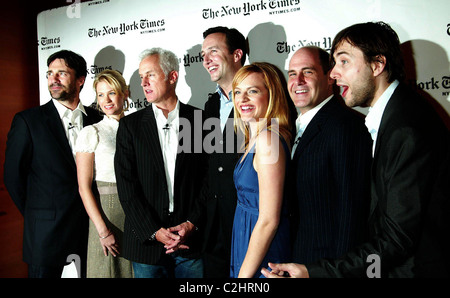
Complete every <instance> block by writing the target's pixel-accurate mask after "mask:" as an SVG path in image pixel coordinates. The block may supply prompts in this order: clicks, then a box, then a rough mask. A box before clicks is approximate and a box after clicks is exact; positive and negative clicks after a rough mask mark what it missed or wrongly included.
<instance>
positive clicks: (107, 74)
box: [93, 69, 130, 111]
mask: <svg viewBox="0 0 450 298" xmlns="http://www.w3.org/2000/svg"><path fill="white" fill-rule="evenodd" d="M101 81H104V82H106V83H107V84H108V85H109V86H111V88H113V90H114V92H116V93H117V94H118V95H119V96H121V97H124V107H123V110H124V111H128V107H129V106H130V104H129V102H128V96H129V95H130V91H129V87H128V85H127V83H126V82H125V79H124V78H123V76H122V74H121V73H120V72H119V71H117V70H113V69H105V70H104V71H102V72H101V73H99V74H98V76H97V77H95V79H94V83H93V86H94V90H95V102H96V103H97V109H99V110H101V109H100V107H99V106H98V101H97V85H98V83H99V82H101Z"/></svg>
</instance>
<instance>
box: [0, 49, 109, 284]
mask: <svg viewBox="0 0 450 298" xmlns="http://www.w3.org/2000/svg"><path fill="white" fill-rule="evenodd" d="M47 66H48V71H47V79H48V89H49V91H50V95H51V97H52V100H50V101H49V102H48V103H46V104H44V105H42V106H39V107H35V108H32V109H29V110H25V111H22V112H20V113H17V114H16V115H15V117H14V119H13V122H12V125H11V130H10V131H9V133H8V141H7V146H6V156H5V165H4V177H5V178H4V179H5V185H6V187H7V189H8V191H9V194H10V195H11V198H12V199H13V201H14V203H15V204H16V206H17V208H18V209H19V210H20V212H21V213H22V215H23V216H24V233H23V259H24V261H25V262H26V263H28V265H29V270H28V276H29V277H39V278H40V277H60V276H61V273H62V271H63V267H64V266H65V265H66V264H67V261H68V260H67V259H68V257H69V256H70V255H72V254H76V255H78V256H79V257H80V260H81V264H79V266H80V267H78V268H81V272H78V274H79V275H81V276H84V270H85V263H86V249H87V235H88V220H89V219H88V217H87V214H86V212H85V210H84V207H83V203H82V201H81V198H80V195H79V193H78V183H77V171H76V164H75V159H74V155H73V149H74V145H75V141H76V134H77V132H78V131H79V130H81V128H83V127H84V126H87V125H90V124H93V123H96V122H98V121H99V120H100V119H101V116H100V114H99V113H98V111H95V110H93V109H91V108H88V107H84V106H83V105H82V104H81V102H80V98H79V93H80V90H81V88H82V87H83V84H84V81H85V78H86V69H87V68H86V61H85V60H84V59H83V57H81V56H79V55H78V54H76V53H73V52H71V51H67V50H63V51H59V52H57V53H54V54H53V55H51V56H50V57H49V58H48V60H47ZM69 259H70V261H71V258H69ZM74 259H77V257H74ZM76 265H78V264H76Z"/></svg>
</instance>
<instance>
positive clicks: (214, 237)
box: [202, 92, 242, 278]
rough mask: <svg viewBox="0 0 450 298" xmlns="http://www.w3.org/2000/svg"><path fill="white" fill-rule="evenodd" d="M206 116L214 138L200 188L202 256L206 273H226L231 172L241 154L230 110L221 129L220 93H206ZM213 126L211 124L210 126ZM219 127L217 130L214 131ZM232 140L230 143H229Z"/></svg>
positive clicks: (233, 192)
mask: <svg viewBox="0 0 450 298" xmlns="http://www.w3.org/2000/svg"><path fill="white" fill-rule="evenodd" d="M205 118H206V119H210V120H211V119H214V121H215V123H217V125H216V127H215V128H216V130H214V131H213V132H210V133H213V134H214V135H215V136H216V137H217V138H216V139H213V140H212V145H213V146H214V148H215V150H214V152H212V153H210V154H209V157H208V159H209V165H208V170H207V175H206V179H205V183H204V187H203V190H202V197H203V199H204V200H205V201H206V210H207V211H206V225H205V230H204V234H205V240H204V245H203V249H202V250H203V256H204V257H203V260H204V268H205V277H213V278H216V277H218V278H220V277H229V275H230V255H231V234H232V229H233V218H234V212H235V209H236V202H237V195H236V188H235V186H234V181H233V172H234V167H235V165H236V162H237V161H238V159H239V156H240V154H241V153H240V150H242V149H241V148H240V146H241V144H240V143H239V142H238V139H237V136H236V134H235V133H234V126H233V118H234V115H233V110H231V112H230V115H229V117H228V122H227V124H226V126H225V129H224V132H223V133H222V130H220V95H219V93H217V92H216V93H212V94H209V97H208V101H207V102H206V103H205ZM212 129H214V128H212ZM217 129H219V130H220V133H219V134H217V135H216V134H215V132H217V131H218V130H217ZM231 142H233V143H232V144H230V143H231Z"/></svg>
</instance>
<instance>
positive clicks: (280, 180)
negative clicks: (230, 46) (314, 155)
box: [230, 63, 293, 278]
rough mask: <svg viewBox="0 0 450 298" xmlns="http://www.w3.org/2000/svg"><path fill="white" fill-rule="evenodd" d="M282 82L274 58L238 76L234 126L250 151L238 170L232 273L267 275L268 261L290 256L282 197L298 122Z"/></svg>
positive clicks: (245, 155)
mask: <svg viewBox="0 0 450 298" xmlns="http://www.w3.org/2000/svg"><path fill="white" fill-rule="evenodd" d="M282 82H283V81H282V78H281V77H280V73H279V71H278V69H276V68H275V66H273V65H272V64H269V63H253V64H251V65H247V66H244V67H243V68H241V69H240V70H239V71H238V72H237V73H236V75H235V77H234V80H233V84H232V89H233V102H234V107H235V109H234V111H235V112H234V113H235V126H236V127H238V128H239V130H240V131H241V132H242V133H244V136H245V152H244V154H243V156H242V157H241V159H240V160H239V161H238V163H237V164H236V168H235V171H234V181H235V186H236V190H237V193H238V204H237V207H236V212H235V217H234V223H233V237H232V251H231V268H230V276H231V277H244V278H251V277H263V275H262V274H261V273H260V270H261V268H262V267H264V266H267V262H268V261H269V260H272V259H277V260H279V261H280V262H286V261H288V260H289V259H290V241H289V225H288V218H287V210H286V203H285V202H284V200H283V197H284V191H285V189H284V184H285V182H284V181H285V176H286V171H287V164H288V161H289V156H290V145H289V144H290V143H291V139H292V125H293V122H292V118H291V111H290V109H289V104H288V102H289V101H288V98H287V95H286V94H287V93H286V92H285V86H286V85H285V84H283V83H282ZM271 262H272V261H271Z"/></svg>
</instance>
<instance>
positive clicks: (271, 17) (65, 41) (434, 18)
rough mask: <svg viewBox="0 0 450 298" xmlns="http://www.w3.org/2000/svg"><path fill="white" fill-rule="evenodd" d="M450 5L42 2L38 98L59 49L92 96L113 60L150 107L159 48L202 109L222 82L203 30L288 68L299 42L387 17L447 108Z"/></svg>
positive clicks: (182, 90)
mask: <svg viewBox="0 0 450 298" xmlns="http://www.w3.org/2000/svg"><path fill="white" fill-rule="evenodd" d="M449 11H450V2H449V1H448V0H431V1H422V0H346V1H342V0H321V1H316V0H244V1H238V0H192V1H185V0H168V1H159V0H94V1H89V2H83V3H80V2H79V0H73V1H72V0H67V6H65V7H60V8H57V9H52V10H48V11H44V12H42V13H40V14H39V15H38V18H37V24H38V52H39V71H40V72H39V75H40V102H41V104H43V103H45V102H47V101H48V100H49V99H50V95H49V92H48V89H47V80H46V78H45V72H46V70H47V65H46V61H47V58H48V57H49V55H51V54H52V53H54V52H56V51H59V50H62V49H69V50H72V51H74V52H77V53H79V54H80V55H82V56H83V57H84V58H85V59H86V61H87V66H88V69H87V71H88V77H87V78H86V83H85V86H84V88H83V90H82V91H81V100H82V102H83V104H85V105H90V104H92V103H93V102H94V100H95V92H94V90H93V88H92V82H93V79H94V77H95V75H96V74H98V73H100V72H101V71H102V70H104V69H116V70H119V71H120V72H122V73H123V76H124V77H125V80H126V81H127V82H128V83H129V85H130V90H131V94H130V102H131V109H130V112H134V111H136V110H139V109H142V108H144V107H145V106H146V104H147V102H146V100H145V96H144V94H143V91H142V87H141V86H140V79H139V74H138V67H139V54H140V53H141V52H142V51H143V50H145V49H147V48H152V47H162V48H166V49H169V50H171V51H172V52H174V53H175V54H176V55H177V56H178V58H179V60H180V76H179V82H178V86H177V94H178V97H179V99H180V100H181V101H182V102H184V103H189V104H192V105H194V106H197V107H200V108H203V106H204V103H205V101H206V99H207V95H208V93H210V92H214V90H215V87H216V85H215V83H213V82H211V81H210V78H209V75H208V73H207V72H206V70H205V69H204V68H203V65H202V58H201V54H200V52H201V45H202V42H203V36H202V33H203V32H204V31H205V30H206V29H208V28H210V27H215V26H227V27H233V28H236V29H238V30H239V31H240V32H241V33H242V34H243V35H244V36H246V37H247V38H248V41H249V46H250V53H249V57H248V59H247V63H251V62H256V61H267V62H271V63H273V64H275V65H277V66H278V67H279V68H280V69H281V70H285V72H286V69H287V67H288V64H289V59H290V56H291V55H292V54H293V52H295V51H296V50H297V49H299V48H300V47H302V46H306V45H316V46H319V47H321V48H324V49H327V50H328V49H329V48H330V46H331V42H332V40H333V38H334V36H335V35H336V33H338V32H339V31H340V30H341V29H343V28H345V27H347V26H350V25H352V24H355V23H361V22H368V21H384V22H386V23H389V24H390V25H391V26H392V27H393V29H394V30H396V32H397V34H398V35H399V37H400V41H401V42H402V47H403V49H404V52H405V60H406V66H407V72H408V79H407V83H408V84H409V85H410V86H411V87H412V88H414V89H416V90H418V91H419V92H420V93H422V94H423V95H424V96H426V97H428V98H429V99H430V100H431V101H433V102H434V104H435V106H436V108H437V109H439V110H440V111H441V114H442V115H443V117H448V114H449V113H450V95H449V94H450V70H449V57H450V19H449V14H448V12H449ZM361 111H362V112H363V113H364V112H366V111H365V110H361Z"/></svg>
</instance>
